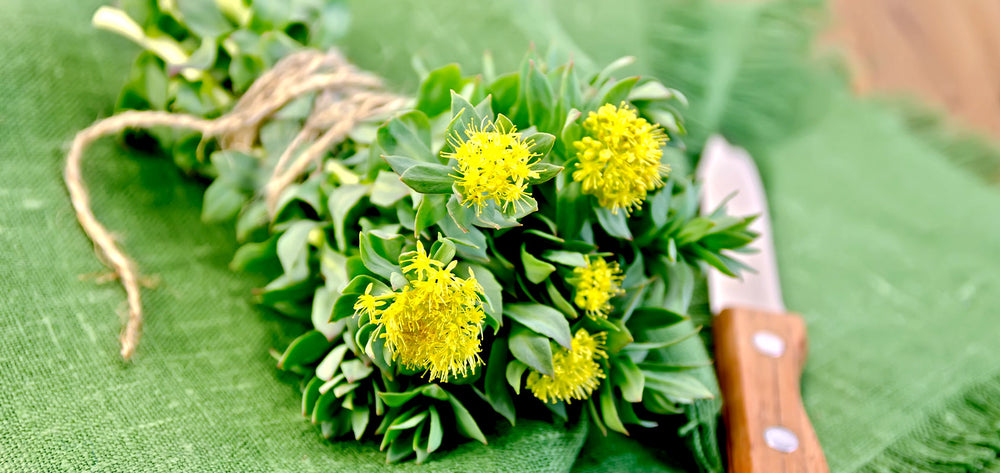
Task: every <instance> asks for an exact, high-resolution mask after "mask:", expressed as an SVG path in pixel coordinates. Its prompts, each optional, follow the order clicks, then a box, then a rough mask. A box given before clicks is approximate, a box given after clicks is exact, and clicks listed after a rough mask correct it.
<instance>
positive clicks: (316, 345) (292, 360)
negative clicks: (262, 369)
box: [278, 330, 331, 370]
mask: <svg viewBox="0 0 1000 473" xmlns="http://www.w3.org/2000/svg"><path fill="white" fill-rule="evenodd" d="M330 344H331V343H330V341H329V340H327V339H326V335H323V333H322V332H320V331H317V330H310V331H308V332H306V333H304V334H302V335H301V336H299V338H296V339H295V340H293V341H292V343H291V345H289V346H288V348H287V349H286V350H285V353H284V354H282V355H281V359H279V360H278V369H282V370H283V369H288V368H291V367H293V366H302V365H308V364H310V363H312V362H314V361H316V360H318V359H320V357H322V356H323V355H324V354H325V353H326V351H327V350H328V349H329V348H330Z"/></svg>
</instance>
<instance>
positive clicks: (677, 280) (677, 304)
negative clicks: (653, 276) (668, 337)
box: [663, 259, 695, 313]
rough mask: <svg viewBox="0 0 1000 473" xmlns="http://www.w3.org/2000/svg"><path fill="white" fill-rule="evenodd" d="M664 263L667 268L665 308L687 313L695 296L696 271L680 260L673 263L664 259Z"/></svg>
mask: <svg viewBox="0 0 1000 473" xmlns="http://www.w3.org/2000/svg"><path fill="white" fill-rule="evenodd" d="M663 263H664V265H665V266H666V268H667V274H666V277H664V280H665V281H666V282H667V297H666V299H665V301H664V302H666V305H665V308H667V309H670V310H672V311H674V312H677V313H684V312H687V310H688V307H689V306H690V305H691V297H692V295H693V294H694V284H695V275H694V269H692V268H691V266H690V265H688V264H687V263H685V262H683V261H680V260H678V261H676V262H671V261H668V260H666V259H664V261H663Z"/></svg>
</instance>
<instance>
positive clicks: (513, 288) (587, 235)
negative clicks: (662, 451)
mask: <svg viewBox="0 0 1000 473" xmlns="http://www.w3.org/2000/svg"><path fill="white" fill-rule="evenodd" d="M125 3H126V5H125V6H123V8H122V9H121V10H116V9H102V11H101V12H99V14H98V15H97V17H96V18H95V22H97V23H98V24H99V25H100V26H103V27H106V28H109V29H112V30H115V31H118V32H121V33H123V34H127V35H128V36H129V37H131V38H132V39H133V40H136V41H137V42H139V43H140V44H142V45H143V46H145V47H146V48H147V49H148V51H147V52H144V53H143V54H142V55H141V56H140V58H139V59H138V60H137V62H136V65H135V68H134V69H133V75H132V77H131V79H130V81H129V83H128V85H127V86H126V89H125V91H123V93H122V98H121V100H120V101H119V109H121V110H125V109H152V110H164V111H168V112H174V113H185V114H188V115H186V116H194V117H195V118H198V119H202V120H203V121H198V122H195V123H199V124H202V125H204V126H202V125H198V126H192V127H191V128H193V130H194V131H193V132H192V131H183V132H179V131H175V130H174V129H168V128H163V127H162V126H161V125H164V123H159V122H156V123H151V124H150V126H151V128H147V129H146V131H144V132H141V133H138V134H136V133H133V134H131V135H128V136H129V139H130V142H131V143H134V144H143V143H146V144H149V143H154V144H155V145H157V146H158V147H160V148H161V149H164V150H166V151H168V152H169V153H170V154H172V155H173V157H174V159H175V160H176V162H177V163H178V165H179V166H180V167H181V168H182V169H183V170H184V171H186V172H188V173H191V174H193V175H196V176H199V177H201V178H204V179H207V180H208V181H210V185H209V186H208V188H207V190H206V193H205V201H204V211H203V219H204V220H205V221H207V222H235V226H236V237H237V239H238V240H239V241H240V243H241V244H242V246H241V247H240V248H239V250H238V251H237V252H236V254H235V256H234V259H233V262H232V266H233V268H234V269H237V270H241V271H248V272H253V273H259V274H263V275H265V276H266V277H267V278H269V280H270V283H268V284H267V285H266V286H264V287H262V288H260V289H259V290H257V291H256V292H255V293H254V294H253V297H254V298H255V300H256V302H257V303H259V305H260V306H261V307H263V308H266V309H267V310H270V311H274V312H276V313H279V314H282V315H283V316H285V317H287V318H289V319H291V320H294V321H296V322H297V324H298V326H300V327H301V330H299V334H298V336H297V337H296V338H294V339H293V340H292V341H291V342H290V343H289V344H288V345H287V346H282V347H273V348H275V350H274V351H273V352H274V355H275V358H276V359H277V367H278V369H279V370H282V371H285V372H289V373H293V374H294V375H296V376H297V377H299V378H300V383H298V385H299V387H300V389H301V391H302V414H303V416H305V417H306V418H307V419H308V421H309V422H312V423H313V424H315V425H316V426H317V427H318V429H319V431H320V433H321V434H322V435H323V436H324V437H326V438H340V437H351V438H354V439H365V438H375V439H377V440H378V441H379V442H380V447H381V448H382V449H384V450H386V452H387V458H388V461H390V462H395V461H402V460H406V459H410V458H415V459H416V461H417V462H423V461H425V460H427V459H428V458H429V457H430V456H431V454H432V453H434V452H435V451H438V450H439V449H442V448H445V446H446V445H448V444H449V443H454V442H457V441H459V439H460V438H461V437H464V438H469V439H473V440H476V441H479V442H483V443H486V442H487V440H488V439H487V435H486V434H485V433H484V429H483V427H484V426H485V425H491V424H492V423H493V421H494V420H495V419H497V418H502V419H506V421H509V422H510V423H511V424H514V423H516V422H517V421H518V419H521V418H523V417H534V418H538V417H543V418H550V419H552V420H553V421H555V422H563V421H567V420H570V419H576V418H580V416H583V417H585V418H586V419H589V422H590V423H591V424H592V425H593V426H595V427H596V428H598V429H599V430H601V431H602V432H607V430H612V431H617V432H622V433H628V432H629V430H631V429H645V428H651V427H654V426H656V425H657V422H658V419H659V418H660V417H661V416H667V415H671V414H677V413H679V412H681V409H682V407H683V405H685V404H690V403H692V402H695V401H696V400H698V399H705V398H709V397H711V396H712V393H711V391H710V390H709V389H708V388H706V386H704V385H703V384H702V383H701V382H700V381H699V380H698V379H697V378H696V377H693V376H691V375H690V374H688V373H686V371H688V370H690V369H693V368H698V367H699V366H704V365H689V364H676V363H671V362H669V361H667V360H670V359H671V357H670V356H669V352H670V350H671V349H672V348H673V347H675V346H676V345H677V344H678V343H679V342H680V341H682V340H684V339H686V338H689V337H693V336H696V335H697V331H696V330H695V331H691V332H690V333H687V334H684V335H682V336H680V337H678V336H675V335H671V336H669V337H667V336H665V335H664V334H665V333H668V332H670V328H672V327H674V326H675V325H676V324H678V323H680V322H682V321H684V320H686V318H687V317H686V316H685V315H684V314H680V313H677V312H674V311H671V310H668V309H666V307H676V306H678V305H680V306H686V305H687V302H688V301H690V298H691V293H692V291H693V288H694V286H695V282H696V281H697V280H698V278H699V277H700V275H701V274H702V271H704V270H705V269H706V268H708V267H714V268H717V269H718V270H720V271H722V272H724V273H726V274H730V275H735V274H736V273H737V272H738V271H739V270H740V269H741V267H740V265H739V263H738V262H736V261H735V260H733V259H731V258H730V257H728V256H727V255H726V252H727V251H728V250H739V249H740V248H743V247H744V246H746V245H747V244H748V243H749V242H751V241H752V240H753V238H754V236H755V235H754V234H753V233H751V232H750V231H748V229H747V227H748V225H749V223H750V221H751V218H740V217H731V216H727V215H725V214H724V212H723V209H719V210H717V211H716V212H714V213H712V214H711V215H699V214H698V186H697V185H696V184H694V183H692V182H691V181H690V180H689V179H688V178H687V177H686V176H678V175H676V173H671V170H670V166H669V165H668V163H669V162H670V160H671V159H677V156H683V150H684V145H683V143H682V141H681V138H682V136H683V135H684V127H683V120H682V117H681V114H680V111H679V108H678V107H683V105H684V104H685V99H684V97H683V95H681V93H680V92H678V91H676V90H672V89H670V88H668V87H666V86H664V85H663V84H661V83H659V82H657V81H655V80H652V79H649V78H639V77H629V78H624V79H619V78H616V77H615V73H616V71H617V70H618V68H619V67H620V66H621V65H623V64H624V61H619V62H616V63H613V64H611V65H610V66H608V67H607V68H605V69H604V70H601V71H596V72H593V73H590V72H589V71H579V70H578V69H577V68H576V67H574V65H573V64H572V63H570V64H549V63H548V62H547V61H544V60H542V59H541V58H540V57H538V55H537V54H536V53H535V52H533V51H530V52H528V54H527V55H526V56H525V58H524V60H523V62H522V63H521V65H520V68H519V69H518V70H516V71H513V72H508V73H504V74H496V73H495V72H494V67H493V65H492V64H491V63H490V62H489V60H488V59H487V61H486V63H485V64H484V68H483V69H484V72H483V73H482V74H479V75H467V74H463V72H462V71H461V70H460V68H459V67H458V66H457V65H454V64H453V65H447V66H444V67H441V68H439V69H436V70H433V71H430V72H427V73H426V74H425V76H424V78H423V80H422V82H421V84H420V86H419V89H418V90H416V91H414V92H413V93H412V95H411V96H409V97H406V96H402V97H400V96H395V95H392V94H387V93H383V92H377V91H375V88H377V87H379V84H377V83H374V82H373V83H372V84H368V83H366V82H365V81H363V80H360V79H359V80H357V81H355V82H351V83H350V84H349V86H343V84H341V86H343V87H341V88H338V89H331V88H322V87H320V88H317V89H315V90H307V91H305V92H301V93H299V94H285V95H288V97H286V100H284V101H283V102H282V103H279V104H278V105H275V106H272V107H271V108H268V107H264V106H262V107H263V110H264V111H263V112H260V113H257V114H256V115H255V117H257V116H259V117H257V118H255V119H256V121H255V122H253V124H252V131H253V132H252V133H250V134H246V133H244V131H246V126H247V123H248V120H249V119H247V120H243V121H240V123H239V125H234V126H231V127H229V126H228V125H226V126H223V124H226V123H230V122H233V120H232V118H233V117H234V116H236V114H237V113H239V112H240V111H241V110H244V111H245V110H246V109H247V108H248V107H249V106H243V104H244V102H243V98H242V97H245V96H250V95H253V96H254V97H264V98H268V100H271V98H273V96H275V95H278V96H280V95H282V93H281V92H282V90H287V87H291V86H292V85H288V84H293V85H294V84H295V83H300V82H302V81H304V80H311V78H312V77H314V76H315V75H318V74H328V75H336V74H338V73H341V72H343V71H351V72H352V73H353V74H355V76H357V77H368V76H366V75H364V73H361V72H360V71H356V70H354V69H352V67H351V66H350V65H349V64H346V62H344V61H342V58H338V57H337V56H336V55H335V53H329V54H327V53H323V52H317V51H315V50H310V49H308V48H315V47H327V46H329V45H330V44H331V43H332V42H333V40H332V39H331V38H333V39H335V37H336V33H337V31H340V30H338V28H341V29H342V25H343V24H344V22H346V16H344V15H345V14H346V13H345V12H344V11H343V9H342V7H341V6H340V5H339V4H338V3H335V2H334V3H330V2H320V1H315V2H310V1H298V2H293V3H294V4H295V5H294V8H289V9H288V10H283V12H282V13H281V14H280V15H279V14H278V13H276V12H277V11H278V10H280V9H278V10H276V9H274V8H272V7H271V6H269V4H270V3H273V2H259V1H254V2H253V4H252V5H250V6H246V5H245V4H244V3H242V2H241V1H239V0H234V1H223V0H219V1H218V2H215V3H212V2H177V3H176V4H175V3H174V2H167V1H162V0H161V1H160V2H158V3H156V4H154V3H152V2H125ZM195 5H198V7H197V8H198V9H201V10H199V11H193V10H185V9H184V8H185V6H186V8H188V9H191V8H195V7H194V6H195ZM206 25H208V26H206ZM331 25H332V26H331ZM165 44H170V45H171V46H169V47H165V46H164V45H165ZM168 50H169V51H171V52H167V51H168ZM171 55H173V56H171ZM331 58H333V59H331ZM282 61H288V62H286V63H282ZM295 61H298V63H305V62H309V61H312V62H309V63H310V64H312V63H313V62H314V63H316V70H315V71H314V74H313V75H306V76H303V77H304V79H303V78H296V79H295V80H293V81H291V82H288V81H286V82H282V81H281V80H280V79H281V78H280V77H277V76H278V75H280V74H278V72H282V71H283V72H284V73H286V74H293V72H294V70H293V69H291V66H287V64H291V63H296V62H295ZM298 63H296V64H298ZM272 68H273V71H274V72H275V76H269V75H268V74H270V72H268V73H265V71H268V70H271V69H272ZM295 70H298V69H295ZM289 71H293V72H289ZM261 74H263V76H262V75H261ZM352 77H354V76H352ZM368 78H369V79H371V78H370V77H368ZM348 82H350V81H348ZM274 84H279V85H278V86H275V85H274ZM280 84H285V85H280ZM258 85H259V86H261V87H266V89H263V93H262V92H261V90H256V89H254V87H258ZM282 87H285V89H282ZM269 97H270V98H269ZM264 98H261V99H260V100H264ZM352 100H355V102H351V101H352ZM366 100H367V102H366ZM279 102H281V101H279ZM260 103H263V102H260ZM268 103H270V102H268ZM344 104H349V105H344ZM365 104H368V105H369V107H368V108H367V109H366V108H365ZM230 110H232V111H230ZM330 110H335V111H336V113H333V112H330ZM362 112H364V113H362ZM245 115H246V114H244V115H239V117H244V116H245ZM345 117H349V118H345ZM227 120H229V121H227ZM237 121H239V120H237ZM167 125H171V124H167ZM213 126H216V128H212V127H213ZM171 127H172V128H177V126H172V125H171ZM121 128H132V126H123V127H121ZM334 131H336V133H334ZM150 139H151V140H153V141H149V140H150ZM316 150H319V151H316ZM307 154H308V156H307V158H304V159H300V158H302V157H303V156H304V155H307ZM294 165H299V166H298V167H297V168H296V172H294V173H291V174H289V170H290V169H292V168H293V167H295V166H294ZM276 176H277V177H281V178H284V179H278V180H277V181H276V179H275V178H276ZM288 176H291V177H288ZM276 182H277V183H276ZM678 300H681V301H684V302H683V303H682V304H676V302H677V301H678ZM264 348H265V347H262V349H264ZM261 375H262V376H265V375H267V374H266V373H262V374H261ZM486 430H487V431H488V429H486Z"/></svg>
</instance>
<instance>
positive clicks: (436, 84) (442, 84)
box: [416, 64, 462, 117]
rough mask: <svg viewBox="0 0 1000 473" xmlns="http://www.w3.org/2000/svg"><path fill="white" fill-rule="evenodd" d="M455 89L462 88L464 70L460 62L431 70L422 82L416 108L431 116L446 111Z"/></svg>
mask: <svg viewBox="0 0 1000 473" xmlns="http://www.w3.org/2000/svg"><path fill="white" fill-rule="evenodd" d="M453 90H462V71H461V69H459V67H458V64H448V65H447V66H444V67H442V68H440V69H435V70H433V71H431V73H430V74H428V76H427V78H426V79H424V81H423V83H421V84H420V91H419V92H418V93H417V106H416V109H417V110H420V111H421V112H424V113H426V114H427V116H430V117H434V116H437V115H440V114H441V113H444V112H446V111H447V110H448V108H449V105H450V102H451V91H453Z"/></svg>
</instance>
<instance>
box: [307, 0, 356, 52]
mask: <svg viewBox="0 0 1000 473" xmlns="http://www.w3.org/2000/svg"><path fill="white" fill-rule="evenodd" d="M350 23H351V14H350V11H349V10H348V7H347V4H346V2H342V1H333V2H324V3H323V7H322V10H320V12H319V18H318V19H317V20H316V21H314V22H313V23H312V25H311V26H312V28H311V29H310V31H309V36H310V38H309V42H310V43H312V44H313V45H315V47H316V48H319V49H323V50H326V49H329V48H331V47H333V46H335V45H336V44H337V42H338V41H339V40H340V39H341V38H343V37H344V35H346V34H347V31H348V29H349V27H350Z"/></svg>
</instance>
